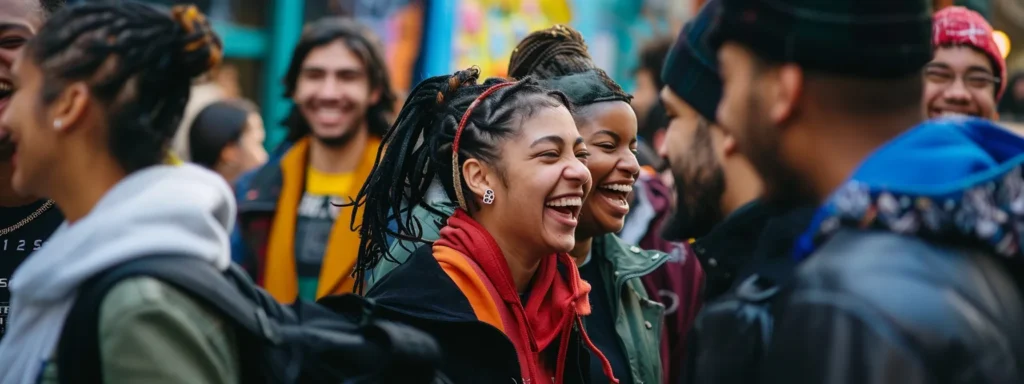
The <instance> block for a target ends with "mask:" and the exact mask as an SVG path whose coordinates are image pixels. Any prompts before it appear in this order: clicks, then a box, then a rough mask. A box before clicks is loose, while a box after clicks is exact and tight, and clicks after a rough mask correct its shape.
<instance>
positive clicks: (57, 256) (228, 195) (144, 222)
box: [11, 165, 235, 304]
mask: <svg viewBox="0 0 1024 384" xmlns="http://www.w3.org/2000/svg"><path fill="white" fill-rule="evenodd" d="M234 219H235V200H234V198H233V195H232V191H231V188H230V187H229V186H228V185H227V183H226V182H225V181H224V180H223V179H222V178H221V177H220V176H218V175H217V174H215V173H213V172H210V171H208V170H205V169H203V168H200V167H198V166H194V165H181V166H167V165H161V166H154V167H150V168H146V169H144V170H141V171H138V172H135V173H132V174H131V175H129V176H128V177H126V178H125V179H124V180H122V181H121V182H120V183H118V184H117V185H115V186H114V188H112V189H111V190H110V191H109V192H107V194H106V195H104V196H103V198H102V199H100V201H99V202H98V203H97V204H96V206H95V207H94V208H93V210H92V211H91V212H89V214H88V215H86V216H85V217H84V218H82V219H81V220H79V221H77V222H76V223H74V224H70V225H69V224H68V223H67V222H65V223H64V224H63V225H61V226H60V228H58V229H57V232H55V233H54V234H53V236H52V237H51V238H50V240H49V241H47V242H46V244H45V245H44V246H43V247H42V248H40V249H39V250H38V251H36V252H35V253H34V254H33V255H32V257H30V258H29V259H28V260H27V261H26V262H25V264H22V266H21V267H20V268H19V269H18V270H17V271H16V272H15V274H14V276H13V278H12V279H11V292H12V295H13V296H14V297H15V300H18V301H21V303H19V304H23V303H24V301H25V300H29V301H43V302H46V301H63V300H65V299H66V298H67V297H68V296H69V295H71V294H73V293H74V291H75V290H76V289H77V288H78V286H79V285H80V284H81V283H82V282H84V281H85V280H87V279H89V278H90V277H92V276H93V275H95V274H96V273H98V272H101V271H103V270H104V269H107V268H109V267H111V266H114V265H117V264H120V263H123V262H125V261H128V260H131V259H134V258H138V257H143V256H151V255H154V254H169V255H181V256H183V257H198V258H201V259H204V260H207V261H209V262H210V263H211V264H213V265H215V266H216V267H217V268H218V269H220V270H224V269H226V268H227V266H228V265H229V264H230V262H231V257H230V241H229V234H230V230H231V228H232V226H233V225H234ZM54 266H60V267H59V268H54Z"/></svg>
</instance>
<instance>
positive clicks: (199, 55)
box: [27, 3, 221, 172]
mask: <svg viewBox="0 0 1024 384" xmlns="http://www.w3.org/2000/svg"><path fill="white" fill-rule="evenodd" d="M27 56H28V57H30V58H31V59H32V61H33V62H34V63H35V64H37V65H39V66H40V67H41V70H42V73H43V74H44V76H45V79H44V88H43V99H44V102H46V103H50V102H52V101H53V100H55V99H56V98H57V97H58V96H59V95H60V93H61V92H63V90H64V88H65V87H66V86H67V85H68V84H70V83H73V82H79V81H81V82H84V83H86V84H87V85H88V86H89V89H90V94H91V96H92V97H94V98H96V99H97V100H98V102H99V103H101V104H102V105H104V106H105V107H106V109H107V124H108V127H109V132H110V133H109V134H108V137H109V139H108V140H109V145H110V149H111V151H112V153H113V155H114V157H115V158H116V159H117V161H118V162H119V163H120V165H121V166H122V167H123V168H124V170H125V171H126V172H133V171H135V170H138V169H140V168H144V167H147V166H150V165H153V164H157V163H159V162H161V161H162V160H163V159H164V157H165V153H166V149H167V146H168V144H169V142H170V140H171V138H172V137H173V136H174V133H175V131H176V129H177V127H178V122H179V121H180V120H181V115H182V113H183V112H184V110H185V104H186V103H187V102H188V97H189V88H190V86H191V80H192V78H194V77H196V76H198V75H200V74H202V73H204V72H206V71H207V70H209V68H211V67H212V66H214V65H216V64H217V63H218V62H219V60H220V57H221V46H220V40H219V38H217V36H216V35H215V34H214V33H213V31H212V30H211V29H210V26H209V23H207V22H206V19H205V18H204V17H203V16H202V14H200V13H199V12H198V10H196V9H195V7H193V6H180V7H175V8H174V9H173V10H172V12H171V14H170V15H169V14H167V13H165V12H162V11H160V10H158V9H156V8H154V7H152V6H149V5H145V4H140V3H124V4H118V5H116V6H115V5H101V4H85V5H80V6H75V7H70V8H66V9H64V10H63V11H60V12H58V13H57V14H55V15H54V16H53V17H52V18H51V19H50V20H49V21H48V22H47V23H46V24H45V25H44V26H43V28H42V29H41V30H40V31H39V34H38V35H37V36H36V38H35V39H33V40H32V42H31V43H30V44H29V46H28V50H27Z"/></svg>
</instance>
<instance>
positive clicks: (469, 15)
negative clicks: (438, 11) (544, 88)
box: [452, 0, 572, 77]
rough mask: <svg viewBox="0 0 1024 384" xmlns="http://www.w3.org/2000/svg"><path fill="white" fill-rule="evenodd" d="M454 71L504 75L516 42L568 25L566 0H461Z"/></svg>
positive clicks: (569, 18)
mask: <svg viewBox="0 0 1024 384" xmlns="http://www.w3.org/2000/svg"><path fill="white" fill-rule="evenodd" d="M457 17H458V18H457V19H456V20H458V22H457V27H456V30H455V42H454V43H455V44H454V47H453V49H452V53H453V56H454V57H453V60H452V69H453V70H454V69H461V68H466V67H469V66H471V65H476V66H478V67H480V70H481V72H482V74H483V75H484V76H488V77H490V76H505V75H506V72H507V69H508V58H509V56H510V55H511V54H512V50H513V49H515V46H516V43H518V42H519V41H520V40H522V39H523V38H524V37H526V35H527V34H529V33H530V32H531V31H534V30H537V29H542V28H546V27H549V26H551V25H552V24H556V23H562V24H565V23H569V22H570V21H571V20H572V13H571V10H570V6H569V3H568V1H567V0H461V1H459V5H458V16H457Z"/></svg>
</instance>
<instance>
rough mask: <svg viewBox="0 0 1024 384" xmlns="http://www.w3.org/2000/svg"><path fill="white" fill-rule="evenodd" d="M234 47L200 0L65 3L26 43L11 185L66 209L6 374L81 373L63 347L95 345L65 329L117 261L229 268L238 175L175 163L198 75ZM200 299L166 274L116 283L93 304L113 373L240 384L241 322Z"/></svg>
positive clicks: (26, 295) (7, 352) (16, 281)
mask: <svg viewBox="0 0 1024 384" xmlns="http://www.w3.org/2000/svg"><path fill="white" fill-rule="evenodd" d="M96 47H103V49H98V48H96ZM90 48H91V49H90ZM221 54H222V51H221V45H220V39H219V38H218V37H217V36H216V35H214V34H213V31H212V29H211V28H210V26H209V23H207V22H206V19H205V17H203V15H202V14H201V13H199V11H198V10H197V9H196V8H195V7H194V6H178V7H174V8H173V9H172V11H171V13H170V14H168V13H167V12H165V11H163V10H160V9H157V8H155V7H153V6H150V5H146V4H142V3H125V4H118V5H108V4H83V5H79V6H74V7H69V8H66V9H64V10H62V11H60V12H58V13H56V14H54V15H53V17H52V18H51V19H50V20H49V21H47V23H46V24H45V25H44V26H43V27H42V28H41V29H40V30H39V33H38V35H37V36H36V37H35V38H34V39H33V40H31V42H30V43H29V45H28V46H27V47H26V48H25V55H24V56H23V57H22V58H21V59H20V60H19V61H18V62H17V64H16V65H15V69H14V75H15V77H14V78H15V82H16V84H17V87H15V89H16V91H15V93H14V95H13V97H12V98H11V100H10V108H8V109H7V110H6V111H4V114H3V117H2V119H0V123H2V126H3V127H4V129H6V130H8V131H9V132H10V135H11V142H12V144H13V146H14V149H15V153H16V155H15V156H16V157H17V161H16V162H15V166H14V176H13V178H12V185H13V187H14V189H15V190H16V191H18V192H20V193H25V194H31V195H36V196H52V198H53V200H54V201H55V202H56V203H57V205H58V206H59V207H60V209H61V210H62V211H63V212H64V214H65V215H66V216H67V222H66V223H65V224H63V225H61V227H60V229H58V230H57V232H55V233H54V234H53V236H52V237H51V238H50V240H49V241H48V242H47V243H46V244H45V245H43V247H42V248H40V249H39V250H38V251H36V252H35V253H34V254H33V255H32V256H31V257H29V259H28V260H27V261H26V262H25V263H24V264H22V265H21V267H19V268H18V270H17V272H16V273H15V275H14V278H13V279H12V281H11V293H12V296H13V297H12V306H13V307H14V308H16V310H15V311H14V312H13V313H12V314H11V318H10V327H9V331H10V332H9V333H8V334H7V336H6V337H5V338H4V339H3V341H2V342H0V382H3V383H5V384H34V383H59V382H69V381H74V378H68V377H65V378H64V379H63V380H61V378H60V377H59V376H60V375H61V374H63V373H64V372H63V371H62V369H63V368H64V367H63V366H61V367H58V364H60V363H59V362H58V360H57V358H56V357H57V355H58V352H59V350H60V349H61V348H69V349H72V350H81V349H76V348H78V346H80V345H87V344H88V342H87V341H85V340H65V339H64V338H62V336H61V335H62V329H63V328H64V325H65V324H73V323H78V322H81V321H85V319H78V318H70V317H69V312H70V310H71V308H72V306H73V304H74V303H75V298H76V297H77V292H78V291H79V289H81V288H82V287H83V286H85V285H87V284H88V283H89V282H90V279H91V278H92V277H94V276H95V275H96V274H98V273H100V272H102V271H104V270H106V269H108V268H110V267H113V266H117V265H119V264H122V263H125V262H129V261H132V260H137V259H139V258H143V257H152V256H154V255H163V256H166V257H178V258H181V259H186V258H196V259H199V260H202V261H204V262H208V263H210V264H211V266H213V267H216V268H218V269H220V270H225V269H227V268H228V266H229V265H230V263H231V258H230V254H229V252H228V250H229V242H228V234H229V231H230V228H231V226H232V224H233V223H234V213H235V212H234V211H235V209H234V206H235V205H234V198H233V195H232V193H231V188H230V187H229V186H228V185H227V183H225V182H224V181H223V180H222V179H221V178H220V177H219V176H217V174H215V173H213V172H210V171H208V170H205V169H203V168H201V167H198V166H194V165H188V164H185V165H164V164H161V163H164V162H166V161H167V157H168V149H169V146H170V143H171V140H172V138H173V136H174V134H175V131H176V130H177V128H178V122H179V121H180V120H181V115H182V112H183V111H184V109H185V103H186V102H187V101H188V97H189V84H190V83H191V80H192V79H193V78H194V77H196V76H198V75H200V74H202V73H204V72H205V71H207V70H208V69H209V68H210V67H211V66H213V65H216V64H217V63H218V62H219V61H220V59H221ZM198 300H199V299H197V298H193V297H191V296H190V295H188V294H185V293H183V292H182V291H180V290H179V289H177V288H176V287H174V286H172V285H170V284H166V283H163V282H161V281H159V280H158V279H154V278H151V277H143V276H140V277H129V278H125V279H123V280H121V281H120V282H118V283H117V284H115V285H114V286H113V287H112V288H110V290H109V291H108V292H107V293H106V295H105V297H104V298H103V300H102V305H101V307H100V311H99V313H95V314H92V315H93V316H96V319H97V320H96V321H97V324H98V331H97V332H98V335H99V336H98V337H99V340H98V341H97V343H98V346H99V351H96V352H92V353H98V358H97V361H98V363H99V364H100V365H101V367H100V368H99V369H100V370H101V371H102V374H103V377H104V381H105V382H111V383H131V382H145V383H237V382H239V380H240V372H241V369H242V367H240V366H239V353H238V350H237V349H236V348H235V343H234V340H235V333H234V330H233V327H230V326H228V320H227V319H226V318H224V317H223V316H222V315H220V314H218V313H216V312H214V311H212V310H211V309H209V308H207V307H206V306H205V305H203V304H201V303H200V302H199V301H198ZM83 353H85V352H83ZM60 361H61V362H63V361H66V360H60Z"/></svg>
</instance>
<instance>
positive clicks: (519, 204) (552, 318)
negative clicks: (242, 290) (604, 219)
mask: <svg viewBox="0 0 1024 384" xmlns="http://www.w3.org/2000/svg"><path fill="white" fill-rule="evenodd" d="M478 76H479V70H477V69H476V68H475V67H474V68H470V69H468V70H465V71H459V72H456V73H455V74H454V75H452V76H438V77H433V78H430V79H427V80H424V81H423V82H422V83H420V84H419V85H418V86H417V87H416V88H415V89H414V90H413V91H412V93H411V94H410V95H409V98H408V101H407V102H406V104H405V106H404V107H403V108H402V110H401V113H400V114H399V117H398V120H397V122H396V124H395V126H394V128H392V129H391V131H389V132H388V136H387V141H385V143H384V145H386V146H387V148H388V149H387V151H383V148H382V151H383V153H382V158H381V159H380V161H379V162H378V163H377V164H376V165H375V166H374V172H373V173H372V174H371V176H370V178H369V179H368V180H367V182H366V184H365V186H364V187H363V189H362V191H360V194H359V197H358V200H357V204H359V205H360V206H361V207H362V208H361V209H365V211H366V212H365V214H363V217H364V220H363V225H362V227H361V235H362V243H361V252H360V255H359V258H360V260H359V261H360V263H359V268H358V271H359V275H360V277H361V276H363V275H364V274H365V273H366V271H368V270H369V269H371V268H373V267H374V266H375V265H376V264H377V263H379V262H380V261H381V260H383V259H386V258H389V257H392V256H391V255H390V254H389V251H388V250H389V248H390V244H389V238H390V237H392V236H396V237H403V238H410V237H411V238H413V239H414V240H416V241H418V242H421V243H422V242H423V241H424V240H422V238H421V237H419V233H418V232H419V228H418V227H417V226H416V224H414V223H415V221H414V220H416V219H414V218H413V217H412V216H411V214H412V213H413V211H411V210H409V209H406V208H404V207H408V206H416V205H419V204H420V203H422V202H423V200H424V198H425V197H426V194H427V190H428V188H430V187H431V186H432V185H437V184H440V185H441V187H442V188H443V190H444V193H445V195H446V196H447V198H448V199H449V200H448V201H451V202H454V203H455V205H456V206H457V208H456V209H455V210H454V212H453V213H452V214H451V215H450V216H447V215H445V216H442V219H443V221H444V222H445V225H444V226H443V228H441V230H440V233H439V235H438V238H437V240H436V241H435V242H433V244H432V245H424V246H421V247H419V248H418V249H417V250H416V251H415V252H413V254H412V255H411V256H410V257H409V258H408V260H406V261H405V262H404V263H402V264H401V265H399V266H398V267H397V268H395V269H394V270H393V271H391V273H389V274H387V275H384V276H383V278H382V279H380V280H379V281H377V282H376V284H375V285H374V286H373V287H372V288H370V290H369V291H368V292H366V297H367V298H369V299H371V300H373V301H374V302H375V303H376V305H377V306H378V307H379V308H381V311H380V312H379V313H382V314H396V316H397V317H396V318H397V319H399V321H404V322H407V323H410V324H412V325H414V326H417V327H419V328H420V329H423V330H425V331H427V332H428V333H430V334H431V335H432V336H434V337H435V339H436V340H437V341H438V343H439V344H440V346H441V350H442V351H444V356H443V357H442V359H443V361H444V362H445V364H444V366H443V367H442V372H443V373H444V374H445V375H446V376H448V377H449V378H450V379H452V381H453V382H457V383H500V382H508V381H514V382H518V383H586V382H591V381H590V380H588V379H589V378H590V374H589V372H590V371H589V366H590V364H591V359H590V358H588V357H587V356H586V354H588V350H589V351H590V353H593V354H594V355H596V356H598V359H597V361H598V365H599V366H600V368H601V369H602V371H603V372H604V375H605V376H606V377H609V378H610V380H608V382H617V381H616V380H615V377H614V374H613V373H612V366H611V365H610V363H609V362H608V360H607V359H605V358H603V355H602V354H601V351H599V350H598V349H597V348H596V347H595V346H594V344H593V343H592V342H591V340H590V338H589V337H588V336H587V330H586V329H585V328H584V327H583V320H582V316H587V315H588V314H590V312H591V307H590V303H589V300H588V293H589V292H590V290H591V287H590V285H589V284H587V283H586V282H585V281H583V280H581V279H580V275H579V272H578V271H577V269H576V266H575V264H574V262H573V259H572V257H571V256H570V255H569V253H568V252H569V251H570V250H572V248H573V246H574V244H575V239H574V235H573V234H574V232H575V231H576V226H577V223H579V220H580V211H581V209H582V207H583V200H584V198H585V197H586V192H587V191H589V190H590V187H591V176H590V172H589V171H588V170H587V167H586V165H585V164H584V163H585V162H586V161H587V158H588V157H589V150H588V146H587V145H586V144H584V142H583V138H582V137H580V134H579V132H578V131H577V130H576V125H575V124H574V122H573V118H572V116H571V115H570V113H569V108H568V107H569V101H568V100H567V99H566V97H565V96H564V95H563V94H561V93H560V92H558V91H552V90H549V89H546V88H543V87H541V86H540V85H539V84H538V83H537V82H536V81H534V80H532V79H524V80H522V81H515V82H509V81H507V80H503V79H490V80H487V81H485V82H484V83H483V84H482V85H478V84H477V79H478ZM421 140H422V142H421ZM435 183H436V184H435ZM407 225H411V227H407ZM360 288H361V287H360Z"/></svg>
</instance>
